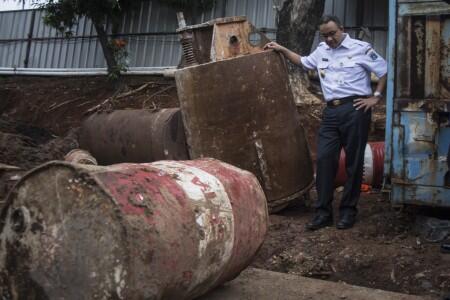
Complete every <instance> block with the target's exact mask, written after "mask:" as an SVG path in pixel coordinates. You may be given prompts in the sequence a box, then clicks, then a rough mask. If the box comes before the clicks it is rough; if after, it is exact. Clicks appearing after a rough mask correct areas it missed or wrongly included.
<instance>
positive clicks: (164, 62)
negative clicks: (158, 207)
mask: <svg viewBox="0 0 450 300" xmlns="http://www.w3.org/2000/svg"><path fill="white" fill-rule="evenodd" d="M358 2H359V1H358V0H327V1H326V8H325V13H327V14H336V15H337V16H339V17H340V18H341V19H342V20H343V22H344V24H345V26H346V27H348V32H349V33H350V34H351V35H353V36H354V35H355V32H356V31H357V30H358V28H359V26H364V27H367V28H369V30H370V34H369V36H365V37H364V39H365V40H369V41H371V42H373V43H374V45H375V48H376V49H377V50H378V51H379V52H380V53H381V54H384V53H385V48H386V46H385V45H386V40H387V39H386V31H387V2H388V1H387V0H384V1H375V0H365V1H361V2H364V5H363V9H361V10H360V11H359V14H358V9H360V7H361V6H358ZM43 14H44V13H43V11H40V10H20V11H7V12H0V68H33V69H73V70H75V71H77V70H83V69H90V68H104V67H106V63H105V60H104V58H103V54H102V50H101V46H100V43H99V42H98V39H97V36H96V32H95V29H94V26H93V24H92V22H91V21H90V20H89V19H86V18H84V17H82V18H80V19H79V22H78V23H77V25H76V26H75V27H74V28H73V35H72V37H71V38H64V36H63V34H61V33H59V32H58V31H57V30H56V29H53V28H50V27H48V26H46V25H44V23H43V21H42V16H43ZM361 14H363V17H362V18H358V16H361ZM239 15H246V16H247V17H248V19H249V20H250V21H251V22H252V23H253V24H254V25H255V26H256V27H257V28H259V29H261V30H262V31H264V32H266V33H267V34H268V36H269V37H270V38H275V31H276V28H275V16H276V11H275V9H274V4H273V0H218V1H217V3H216V5H215V7H214V8H213V9H212V10H211V11H209V12H207V13H204V14H202V16H201V17H200V18H199V20H198V22H204V21H207V20H210V19H214V18H219V17H223V16H239ZM358 20H360V22H359V24H358ZM176 28H177V20H176V15H175V11H174V10H172V9H171V8H169V7H167V6H165V5H161V4H160V3H159V2H158V1H152V0H146V1H142V2H141V7H140V9H138V10H136V11H131V12H129V13H127V14H125V16H124V18H123V20H122V24H121V30H120V32H121V36H122V37H123V38H125V39H126V40H127V41H128V44H127V51H128V53H129V57H128V59H129V61H128V65H129V67H130V68H131V69H133V68H134V69H136V68H144V69H148V68H158V67H159V68H160V67H168V66H176V65H177V64H178V62H179V59H180V56H181V48H180V45H179V43H178V36H177V35H176V33H175V30H176ZM316 43H317V39H316Z"/></svg>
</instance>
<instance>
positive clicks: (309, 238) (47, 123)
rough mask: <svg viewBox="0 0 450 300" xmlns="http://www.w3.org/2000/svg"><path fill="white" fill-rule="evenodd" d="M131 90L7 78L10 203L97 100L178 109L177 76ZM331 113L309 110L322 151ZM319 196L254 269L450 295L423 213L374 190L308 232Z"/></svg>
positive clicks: (100, 81) (274, 224)
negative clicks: (343, 220)
mask: <svg viewBox="0 0 450 300" xmlns="http://www.w3.org/2000/svg"><path fill="white" fill-rule="evenodd" d="M122 87H123V88H122V90H121V93H120V97H118V98H119V99H116V100H109V101H106V102H105V100H106V99H110V97H111V96H113V95H114V94H115V93H114V91H115V89H114V87H112V86H111V84H110V83H108V82H107V80H106V79H105V78H104V77H84V78H81V77H80V78H49V77H47V78H45V77H0V163H3V164H7V165H14V166H17V167H20V168H21V169H22V170H11V169H7V168H6V167H5V166H2V165H1V164H0V204H1V202H2V200H3V199H4V197H5V196H6V193H7V191H8V190H9V189H10V188H11V185H12V184H13V183H14V182H15V180H17V179H18V178H19V177H20V175H21V174H22V173H23V172H24V171H26V170H29V169H30V168H32V167H35V166H37V165H39V164H41V163H44V162H46V161H49V160H53V159H63V157H64V155H65V154H66V153H67V152H69V151H70V150H71V149H74V148H77V147H78V143H77V130H78V128H79V126H80V123H81V121H82V119H83V118H84V117H85V116H86V115H87V114H89V110H91V111H93V110H95V108H96V106H97V105H99V104H102V103H103V105H101V109H118V108H142V107H146V108H155V107H160V108H167V107H176V106H178V102H177V96H176V88H175V83H174V81H173V79H167V78H163V77H147V76H139V77H132V76H127V77H125V79H124V82H123V83H122ZM139 88H140V89H139ZM136 89H139V90H138V91H137V92H133V91H136ZM116 96H117V94H116ZM321 109H322V106H321V105H315V106H305V107H299V112H300V115H301V119H302V122H303V124H304V127H305V130H306V132H307V134H308V139H309V142H310V146H311V150H312V155H313V157H315V152H316V149H315V139H316V136H315V134H316V132H317V127H318V124H319V123H320V116H321ZM383 110H384V106H383V105H380V106H379V108H378V110H377V112H376V113H375V114H374V116H373V120H374V122H373V125H372V130H371V136H370V140H373V141H375V140H382V139H383V137H384V128H383V127H384V121H385V119H384V113H383ZM336 198H337V199H338V198H339V193H338V192H336ZM314 199H315V192H314V190H312V191H311V193H310V199H308V200H307V201H302V202H299V203H297V204H295V205H293V206H292V207H290V208H288V209H286V210H284V211H283V212H282V213H279V214H275V215H271V216H270V229H269V233H268V236H267V238H266V241H265V243H264V244H263V246H262V248H261V250H260V251H259V253H258V255H257V257H256V258H255V260H254V262H253V266H254V267H257V268H264V269H268V270H273V271H279V272H285V273H292V274H300V275H303V276H307V277H313V278H321V279H326V280H330V281H336V282H345V283H348V284H353V285H360V286H365V287H372V288H378V289H384V290H389V291H395V292H402V293H409V294H416V295H427V296H435V297H436V299H439V298H442V297H443V296H444V295H447V294H450V254H441V253H440V251H439V244H438V243H427V242H425V240H424V239H423V237H422V236H421V235H420V234H419V233H418V231H417V229H416V226H415V224H416V223H417V221H416V219H418V216H420V214H423V213H424V212H423V211H422V210H419V209H417V208H410V207H408V208H406V209H401V210H399V209H393V208H392V207H391V205H390V203H389V201H388V199H387V196H386V195H384V194H381V193H380V192H378V191H372V192H371V193H366V194H363V195H362V197H361V201H360V206H359V208H360V213H359V219H358V223H357V224H356V226H355V227H354V228H352V229H350V230H345V231H340V230H337V229H335V228H334V227H330V228H326V229H323V230H320V231H316V232H306V231H305V229H304V224H305V223H306V222H307V221H308V220H309V219H310V218H311V217H312V213H313V212H312V209H311V208H310V207H311V202H312V201H314ZM335 202H338V201H335ZM449 215H450V214H449Z"/></svg>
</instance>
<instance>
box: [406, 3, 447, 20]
mask: <svg viewBox="0 0 450 300" xmlns="http://www.w3.org/2000/svg"><path fill="white" fill-rule="evenodd" d="M445 14H450V5H448V4H447V3H445V2H443V1H438V2H436V1H433V2H431V1H430V2H425V3H401V4H399V8H398V15H399V16H418V15H421V16H424V15H445Z"/></svg>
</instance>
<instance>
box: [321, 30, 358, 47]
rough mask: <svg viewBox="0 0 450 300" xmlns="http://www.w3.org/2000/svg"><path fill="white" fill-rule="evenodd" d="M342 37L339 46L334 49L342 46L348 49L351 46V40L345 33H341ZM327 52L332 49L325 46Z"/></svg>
mask: <svg viewBox="0 0 450 300" xmlns="http://www.w3.org/2000/svg"><path fill="white" fill-rule="evenodd" d="M343 35H344V39H343V40H342V42H341V44H340V45H339V46H338V47H337V48H336V49H338V48H339V47H341V46H343V47H345V48H347V49H350V48H351V46H352V44H353V43H352V38H351V37H350V36H349V35H348V34H347V33H343ZM326 49H327V50H331V49H332V48H331V47H330V46H328V45H327V48H326Z"/></svg>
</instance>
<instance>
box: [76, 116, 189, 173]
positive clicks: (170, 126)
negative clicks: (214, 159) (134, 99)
mask: <svg viewBox="0 0 450 300" xmlns="http://www.w3.org/2000/svg"><path fill="white" fill-rule="evenodd" d="M79 142H80V147H81V148H82V149H85V150H87V151H89V152H90V153H91V154H92V155H93V156H94V157H95V158H96V159H97V161H98V162H99V164H101V165H109V164H115V163H121V162H137V163H142V162H152V161H157V160H164V159H169V160H185V159H189V157H188V151H187V146H186V138H185V134H184V128H183V123H182V120H181V113H180V109H178V108H168V109H161V110H157V111H152V110H146V109H140V110H137V109H134V110H116V111H113V112H101V113H97V114H94V115H92V116H90V117H88V118H87V119H86V120H84V121H83V124H82V126H81V131H80V138H79Z"/></svg>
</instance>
